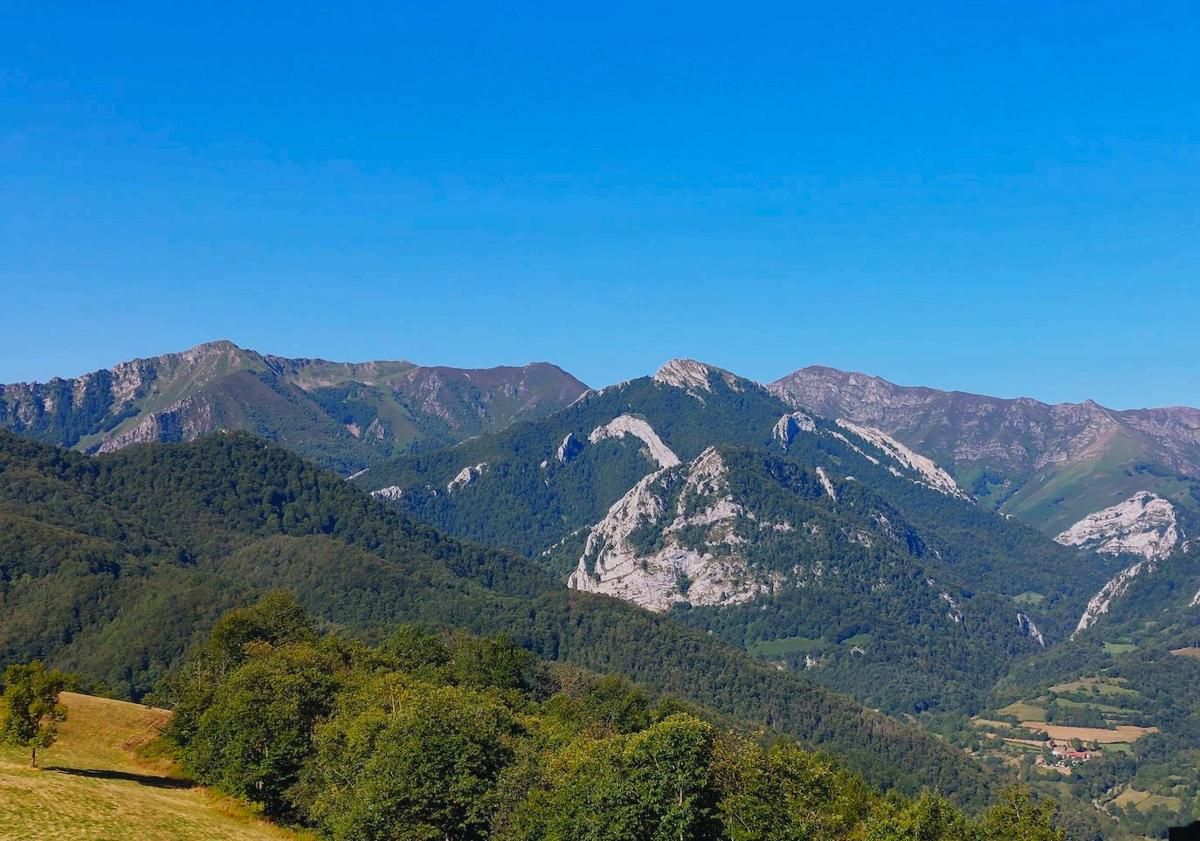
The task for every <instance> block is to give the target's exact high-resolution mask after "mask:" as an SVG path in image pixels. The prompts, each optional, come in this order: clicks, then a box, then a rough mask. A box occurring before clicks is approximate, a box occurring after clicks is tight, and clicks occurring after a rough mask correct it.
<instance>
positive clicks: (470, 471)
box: [446, 461, 488, 493]
mask: <svg viewBox="0 0 1200 841" xmlns="http://www.w3.org/2000/svg"><path fill="white" fill-rule="evenodd" d="M487 469H488V463H487V462H486V461H481V462H479V464H472V465H470V466H469V467H464V468H463V469H462V470H460V471H458V474H457V475H456V476H455V477H454V478H453V479H451V480H450V481H449V482H448V483H446V493H453V492H454V491H456V490H458V489H459V488H463V487H466V486H467V485H469V484H471V483H472V482H474V481H475V480H476V479H478V478H479V477H480V476H482V475H483V474H484V473H486V472H487Z"/></svg>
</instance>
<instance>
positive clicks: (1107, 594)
mask: <svg viewBox="0 0 1200 841" xmlns="http://www.w3.org/2000/svg"><path fill="white" fill-rule="evenodd" d="M1156 568H1157V565H1156V563H1155V562H1154V561H1151V560H1146V561H1138V562H1137V563H1136V564H1132V565H1130V566H1127V567H1125V569H1123V570H1121V571H1120V572H1118V573H1117V574H1116V575H1114V576H1113V577H1112V578H1110V579H1109V580H1108V582H1107V583H1106V584H1105V585H1104V586H1103V587H1101V588H1100V592H1099V593H1097V594H1096V595H1094V596H1092V598H1091V601H1089V602H1088V604H1087V608H1085V609H1084V611H1083V616H1081V617H1079V623H1078V624H1077V625H1076V626H1075V632H1074V633H1073V634H1071V639H1075V637H1076V636H1078V635H1079V634H1080V633H1082V632H1083V631H1086V630H1087V629H1088V628H1090V627H1091V626H1092V625H1094V624H1096V620H1097V619H1099V618H1100V617H1101V616H1103V615H1104V614H1106V613H1108V610H1109V608H1111V607H1112V603H1113V602H1114V601H1116V600H1117V599H1119V598H1121V596H1123V595H1125V593H1126V592H1128V590H1129V587H1130V585H1131V584H1133V580H1134V579H1135V578H1137V577H1138V576H1139V575H1147V574H1149V573H1152V572H1154V570H1155V569H1156Z"/></svg>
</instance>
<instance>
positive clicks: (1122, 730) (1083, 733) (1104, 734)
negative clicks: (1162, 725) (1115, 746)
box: [1021, 721, 1158, 744]
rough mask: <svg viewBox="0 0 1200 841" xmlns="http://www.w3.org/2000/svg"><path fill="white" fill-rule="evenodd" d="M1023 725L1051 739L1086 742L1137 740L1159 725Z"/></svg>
mask: <svg viewBox="0 0 1200 841" xmlns="http://www.w3.org/2000/svg"><path fill="white" fill-rule="evenodd" d="M1021 726H1022V727H1028V728H1029V729H1030V730H1040V731H1041V732H1043V733H1045V734H1046V735H1048V736H1049V737H1050V738H1051V739H1061V740H1063V741H1070V740H1071V739H1079V740H1080V741H1084V742H1100V743H1101V744H1103V743H1105V742H1136V741H1137V740H1138V739H1140V738H1141V737H1142V736H1145V735H1146V734H1147V733H1157V732H1158V728H1157V727H1134V726H1133V725H1132V724H1120V725H1117V726H1116V727H1112V728H1103V727H1066V726H1063V725H1058V724H1046V723H1045V722H1044V721H1022V722H1021Z"/></svg>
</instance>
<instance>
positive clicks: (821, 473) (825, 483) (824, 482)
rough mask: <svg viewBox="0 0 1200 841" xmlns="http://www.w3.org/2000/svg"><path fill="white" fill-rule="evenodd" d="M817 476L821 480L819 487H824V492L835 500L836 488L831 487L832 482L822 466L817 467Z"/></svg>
mask: <svg viewBox="0 0 1200 841" xmlns="http://www.w3.org/2000/svg"><path fill="white" fill-rule="evenodd" d="M817 478H818V479H820V480H821V487H823V488H824V489H825V493H827V494H829V498H830V499H832V500H833V501H834V502H837V498H838V497H837V490H836V489H835V488H834V487H833V482H831V481H830V480H829V475H828V474H827V473H826V472H825V468H824V467H818V468H817Z"/></svg>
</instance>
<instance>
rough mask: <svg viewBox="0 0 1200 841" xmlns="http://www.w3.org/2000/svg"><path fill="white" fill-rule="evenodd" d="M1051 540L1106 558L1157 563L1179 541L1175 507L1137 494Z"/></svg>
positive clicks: (1150, 496) (1081, 521) (1144, 494)
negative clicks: (1132, 557)
mask: <svg viewBox="0 0 1200 841" xmlns="http://www.w3.org/2000/svg"><path fill="white" fill-rule="evenodd" d="M1054 539H1055V540H1057V541H1058V542H1059V543H1062V544H1064V545H1066V546H1082V547H1084V548H1086V549H1091V550H1093V551H1095V552H1102V553H1104V554H1106V555H1117V554H1131V555H1141V556H1142V557H1144V558H1147V559H1150V560H1161V559H1163V558H1165V557H1166V556H1167V555H1169V554H1171V551H1172V550H1173V549H1174V548H1175V545H1176V544H1177V543H1178V542H1179V529H1178V526H1177V524H1176V522H1175V507H1174V506H1173V505H1171V503H1170V502H1168V501H1167V500H1165V499H1163V498H1162V497H1160V496H1157V495H1155V494H1152V493H1149V492H1147V491H1141V492H1139V493H1136V494H1134V495H1133V496H1131V497H1130V498H1129V499H1127V500H1125V501H1124V502H1120V503H1118V504H1116V505H1113V506H1110V507H1108V508H1105V509H1103V510H1102V511H1096V512H1094V513H1092V514H1088V515H1087V516H1086V517H1084V518H1083V519H1082V520H1080V521H1079V522H1077V523H1075V525H1073V526H1071V527H1070V528H1069V529H1066V530H1065V531H1063V532H1062V533H1061V534H1059V535H1058V536H1057V537H1055V538H1054Z"/></svg>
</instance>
